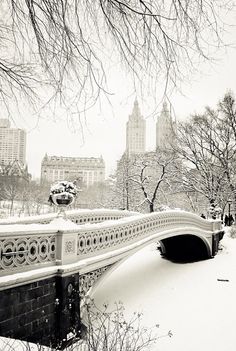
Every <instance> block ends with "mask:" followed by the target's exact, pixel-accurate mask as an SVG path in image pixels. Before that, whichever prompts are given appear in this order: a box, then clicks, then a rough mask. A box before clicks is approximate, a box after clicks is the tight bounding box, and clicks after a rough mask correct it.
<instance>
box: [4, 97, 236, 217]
mask: <svg viewBox="0 0 236 351" xmlns="http://www.w3.org/2000/svg"><path fill="white" fill-rule="evenodd" d="M235 180H236V106H235V98H234V96H233V93H232V92H228V93H226V94H225V96H224V97H223V98H222V99H221V100H220V101H219V103H218V104H217V106H216V107H215V108H212V107H206V108H205V110H204V112H203V113H201V114H198V113H196V114H194V115H192V116H190V117H189V118H188V119H187V120H186V121H181V122H179V123H177V124H176V128H175V137H174V138H172V140H171V141H170V143H169V145H168V146H167V147H166V146H165V148H160V149H157V150H155V151H152V152H147V153H143V154H135V155H133V156H130V157H128V155H127V154H123V156H122V158H121V159H120V161H119V162H118V167H117V170H116V173H115V174H114V175H112V176H110V177H109V178H108V179H107V180H106V181H105V182H104V183H97V184H93V185H92V186H90V187H89V188H86V187H85V186H84V187H83V186H82V187H81V189H80V190H81V191H80V192H79V195H78V198H77V199H76V201H75V203H74V204H73V207H74V208H102V207H103V208H119V209H127V210H132V211H139V212H153V211H157V210H162V209H165V208H168V207H171V208H182V209H187V210H191V211H193V212H196V213H199V214H200V212H201V213H202V212H205V214H206V215H207V212H209V211H210V212H211V214H213V213H214V211H216V210H217V209H218V208H221V209H222V210H223V211H225V210H226V207H227V202H228V200H229V199H231V200H232V202H233V205H234V209H235V208H236V206H235V203H236V183H235ZM49 189H50V184H49V183H48V184H41V185H40V184H36V183H35V182H34V181H29V182H26V183H24V184H22V183H21V182H19V183H17V182H16V181H12V180H9V181H8V182H7V183H6V182H5V183H4V184H1V203H2V204H3V203H4V201H8V208H10V210H9V211H10V213H8V215H9V214H10V215H12V214H15V215H16V214H18V215H21V214H27V215H31V214H39V213H41V212H42V210H43V208H45V207H47V205H48V202H47V200H48V194H49ZM14 204H17V210H16V211H15V210H14V208H15V206H14ZM19 204H20V205H19ZM14 211H15V212H16V213H13V212H14ZM46 211H55V209H53V208H48V207H47V208H46Z"/></svg>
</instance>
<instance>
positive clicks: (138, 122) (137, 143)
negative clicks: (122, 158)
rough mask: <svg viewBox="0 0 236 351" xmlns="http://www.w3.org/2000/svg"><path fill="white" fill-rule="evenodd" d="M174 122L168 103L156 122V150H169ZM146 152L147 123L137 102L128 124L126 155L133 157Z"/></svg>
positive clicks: (164, 104)
mask: <svg viewBox="0 0 236 351" xmlns="http://www.w3.org/2000/svg"><path fill="white" fill-rule="evenodd" d="M174 128H175V126H174V122H173V120H172V117H171V113H170V110H169V109H168V107H167V103H166V102H164V103H163V107H162V111H161V113H160V115H159V116H158V118H157V122H156V149H168V147H169V146H170V142H171V141H173V137H174ZM144 152H146V121H145V119H144V118H143V116H142V115H141V112H140V108H139V105H138V101H137V100H135V102H134V106H133V111H132V113H131V115H130V116H129V120H128V122H127V123H126V154H127V155H128V156H131V155H133V154H139V153H144Z"/></svg>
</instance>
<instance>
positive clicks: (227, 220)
mask: <svg viewBox="0 0 236 351" xmlns="http://www.w3.org/2000/svg"><path fill="white" fill-rule="evenodd" d="M224 225H225V226H227V225H229V217H228V215H225V219H224Z"/></svg>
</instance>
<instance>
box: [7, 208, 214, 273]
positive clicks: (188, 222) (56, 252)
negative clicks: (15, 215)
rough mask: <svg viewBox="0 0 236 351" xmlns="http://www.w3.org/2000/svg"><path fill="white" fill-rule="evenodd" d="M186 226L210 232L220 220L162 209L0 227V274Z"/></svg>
mask: <svg viewBox="0 0 236 351" xmlns="http://www.w3.org/2000/svg"><path fill="white" fill-rule="evenodd" d="M186 227H187V228H193V229H194V228H195V229H196V230H198V231H202V232H204V233H207V234H208V235H209V234H210V235H212V234H213V233H214V232H217V231H220V230H221V223H220V222H218V221H207V220H204V219H202V218H200V217H199V216H197V215H195V214H192V213H188V212H184V211H165V212H155V213H151V214H144V215H140V214H139V215H136V216H131V217H126V218H122V219H118V220H114V221H107V222H102V223H97V224H84V225H76V224H75V223H72V222H71V221H65V220H63V219H62V218H58V219H55V220H54V221H52V222H51V223H50V224H34V225H33V224H31V225H5V226H0V275H6V274H11V273H14V272H22V271H23V272H24V271H27V270H32V269H34V268H42V267H48V266H54V267H55V266H56V267H57V268H59V267H58V265H67V264H73V263H76V262H79V261H80V260H83V259H84V258H86V257H91V256H99V255H102V254H103V253H104V252H109V251H110V252H112V250H116V249H119V248H123V247H125V246H128V245H130V244H132V243H135V242H138V241H141V240H143V239H145V238H148V237H150V236H152V235H153V234H156V233H158V232H161V231H162V232H164V231H168V230H171V229H175V230H176V229H181V228H186Z"/></svg>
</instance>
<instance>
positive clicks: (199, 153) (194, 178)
mask: <svg viewBox="0 0 236 351" xmlns="http://www.w3.org/2000/svg"><path fill="white" fill-rule="evenodd" d="M234 104H235V101H234V98H233V96H232V94H231V93H228V94H226V95H225V97H224V98H223V99H222V100H221V101H220V102H219V104H218V107H217V108H216V109H215V110H213V109H211V108H209V107H207V108H206V109H205V112H204V114H202V115H194V116H192V118H191V119H190V121H188V122H185V123H181V124H180V125H179V127H178V152H179V154H181V156H182V158H183V160H184V167H183V169H182V170H183V173H182V175H183V177H182V181H183V185H184V186H185V187H186V188H188V189H192V190H194V191H196V192H199V193H201V194H203V195H204V196H206V198H207V199H208V201H209V203H210V204H212V205H213V206H216V205H217V204H219V203H220V202H221V203H222V202H223V206H225V201H227V196H228V197H229V196H231V195H232V196H235V184H234V179H235V176H236V172H235V166H236V138H235V135H236V134H235V119H234V118H235V116H236V113H235V105H234ZM223 193H225V194H226V196H224V195H223Z"/></svg>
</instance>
